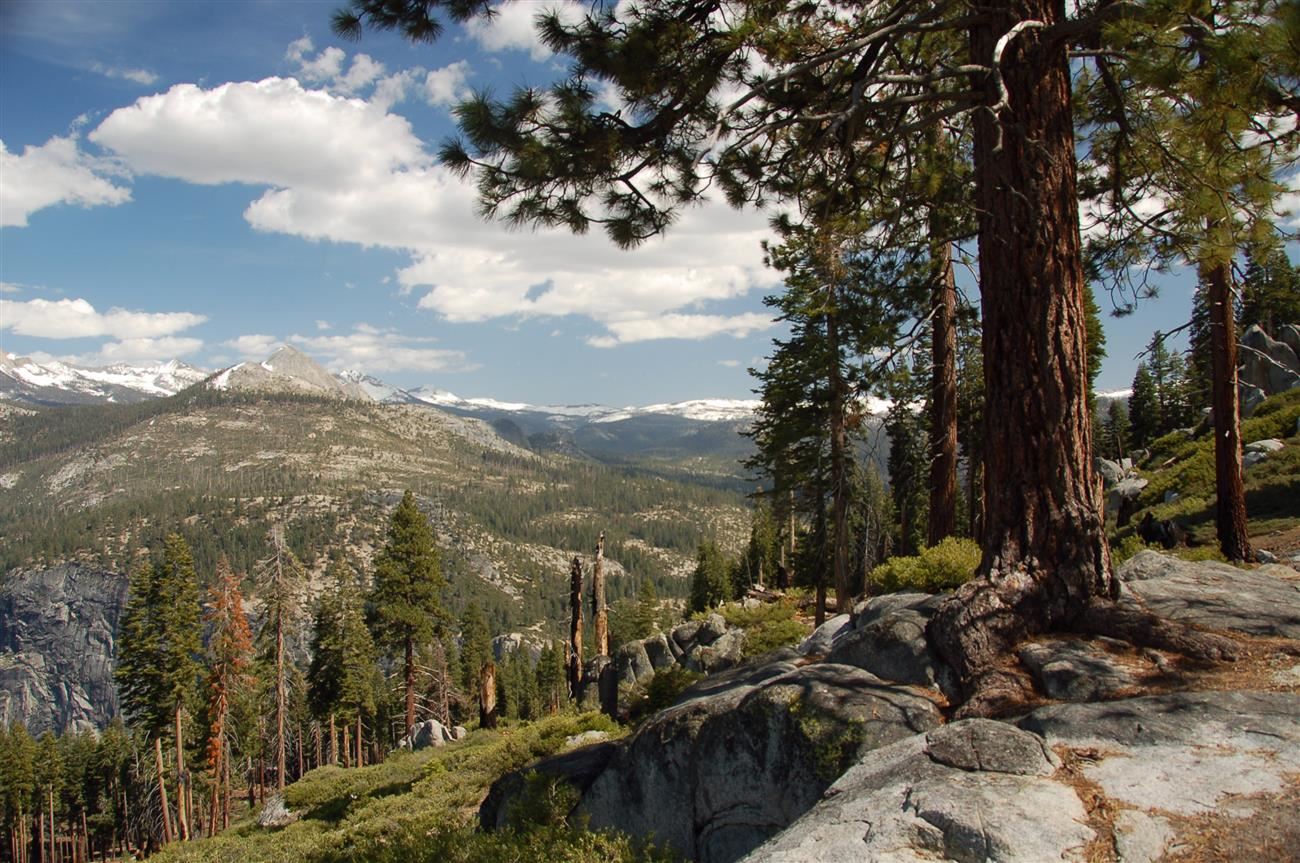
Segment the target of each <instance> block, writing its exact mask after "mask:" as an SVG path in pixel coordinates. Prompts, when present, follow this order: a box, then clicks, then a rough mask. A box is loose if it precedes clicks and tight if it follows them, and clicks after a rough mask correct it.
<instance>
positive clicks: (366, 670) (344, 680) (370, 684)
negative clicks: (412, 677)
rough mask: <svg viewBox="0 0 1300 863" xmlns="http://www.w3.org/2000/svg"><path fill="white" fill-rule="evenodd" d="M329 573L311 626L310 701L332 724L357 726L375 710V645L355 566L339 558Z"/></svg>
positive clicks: (308, 685) (308, 688) (333, 562)
mask: <svg viewBox="0 0 1300 863" xmlns="http://www.w3.org/2000/svg"><path fill="white" fill-rule="evenodd" d="M327 578H328V586H327V588H326V590H325V592H324V593H323V594H322V595H321V597H320V600H319V601H318V603H317V605H316V614H315V618H314V623H313V627H312V642H311V653H312V659H311V664H310V666H309V667H308V669H307V691H308V703H309V704H310V706H311V709H312V712H313V713H314V714H315V715H316V716H317V718H318V719H320V720H322V721H329V722H330V724H331V726H333V724H334V722H333V721H334V719H336V718H337V719H340V720H342V721H343V722H345V723H347V724H353V725H355V724H359V723H358V722H357V720H358V719H361V718H364V717H365V716H373V714H374V712H375V675H376V673H377V668H376V665H375V662H376V652H375V644H374V640H373V639H372V638H371V636H370V630H369V628H368V627H367V626H366V620H365V608H364V597H363V594H362V591H361V586H360V584H358V582H357V576H356V573H355V572H354V571H353V570H352V567H351V566H349V565H348V564H347V562H346V561H344V560H343V559H341V558H336V559H335V560H333V561H332V562H331V563H330V567H329V571H328V575H327Z"/></svg>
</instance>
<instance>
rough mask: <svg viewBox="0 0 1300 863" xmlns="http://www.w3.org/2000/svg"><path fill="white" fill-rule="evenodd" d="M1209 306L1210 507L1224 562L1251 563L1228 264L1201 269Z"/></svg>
mask: <svg viewBox="0 0 1300 863" xmlns="http://www.w3.org/2000/svg"><path fill="white" fill-rule="evenodd" d="M1201 280H1202V282H1203V283H1204V284H1205V286H1206V290H1207V291H1208V294H1207V296H1206V300H1207V301H1208V302H1209V306H1210V356H1211V359H1212V363H1213V369H1214V371H1213V380H1212V383H1211V390H1212V398H1211V404H1212V405H1213V408H1214V488H1215V495H1216V502H1215V507H1214V516H1215V518H1214V521H1215V527H1216V529H1217V531H1218V536H1219V549H1220V550H1221V551H1222V552H1223V556H1224V557H1226V558H1227V559H1228V560H1251V559H1252V558H1253V554H1252V552H1251V548H1250V534H1249V532H1248V530H1247V527H1246V490H1245V487H1244V486H1243V484H1242V478H1241V410H1240V407H1239V404H1238V401H1237V324H1236V320H1235V316H1234V315H1233V311H1232V291H1231V289H1230V285H1229V281H1228V265H1227V264H1226V263H1221V264H1213V265H1210V266H1207V267H1205V268H1203V269H1202V272H1201Z"/></svg>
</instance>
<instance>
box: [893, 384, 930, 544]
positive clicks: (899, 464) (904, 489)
mask: <svg viewBox="0 0 1300 863" xmlns="http://www.w3.org/2000/svg"><path fill="white" fill-rule="evenodd" d="M925 374H926V372H925V369H924V364H921V371H920V374H917V375H913V374H912V373H911V372H910V371H909V370H907V369H902V370H901V371H900V372H899V373H898V374H897V375H896V377H895V380H894V382H893V383H892V384H891V386H890V397H891V399H892V401H893V404H892V405H891V406H890V409H889V413H888V415H887V416H886V417H885V435H886V437H887V438H888V440H889V488H890V494H891V497H892V500H893V504H894V517H895V519H896V520H897V530H898V533H897V536H896V539H897V545H896V547H895V551H896V552H897V553H898V554H902V555H909V554H916V553H917V552H919V551H920V550H921V548H923V547H924V546H925V540H926V537H927V528H926V524H927V512H926V507H927V503H928V501H927V498H926V494H925V488H926V483H925V474H926V452H925V443H924V435H925V431H924V428H925V422H926V417H925V415H924V414H923V413H919V412H918V411H917V407H918V402H919V400H920V398H921V395H922V393H921V392H920V390H919V387H918V386H917V382H918V381H919V380H923V379H924V377H925ZM922 404H923V403H922Z"/></svg>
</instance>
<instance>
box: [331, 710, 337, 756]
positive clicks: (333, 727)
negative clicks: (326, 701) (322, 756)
mask: <svg viewBox="0 0 1300 863" xmlns="http://www.w3.org/2000/svg"><path fill="white" fill-rule="evenodd" d="M338 763H339V729H338V726H336V725H335V724H334V714H333V713H331V714H330V764H334V765H337V764H338Z"/></svg>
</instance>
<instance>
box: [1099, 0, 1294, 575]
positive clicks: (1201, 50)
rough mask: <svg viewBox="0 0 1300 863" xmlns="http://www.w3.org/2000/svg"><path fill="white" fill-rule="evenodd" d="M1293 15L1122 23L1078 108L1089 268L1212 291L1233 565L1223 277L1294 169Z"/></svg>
mask: <svg viewBox="0 0 1300 863" xmlns="http://www.w3.org/2000/svg"><path fill="white" fill-rule="evenodd" d="M1293 5H1294V4H1291V3H1277V2H1255V0H1240V2H1221V3H1215V4H1192V6H1191V7H1190V8H1187V9H1183V8H1181V7H1180V6H1179V4H1172V5H1170V6H1168V7H1164V6H1156V7H1153V11H1155V12H1156V14H1158V15H1162V16H1163V15H1169V14H1171V13H1172V14H1174V15H1176V16H1178V17H1176V18H1174V19H1173V20H1171V21H1170V22H1169V23H1170V24H1173V25H1175V26H1158V27H1152V26H1150V22H1148V21H1143V20H1141V19H1142V16H1140V15H1137V16H1133V17H1132V18H1131V19H1130V18H1124V19H1121V20H1117V21H1116V22H1115V23H1114V25H1113V26H1112V27H1110V28H1109V29H1108V30H1107V31H1106V33H1105V36H1106V41H1107V43H1108V47H1109V48H1111V49H1112V50H1113V51H1114V54H1113V55H1108V56H1106V57H1104V58H1102V59H1099V60H1098V71H1099V73H1100V74H1099V75H1098V76H1097V78H1096V79H1095V80H1094V81H1093V82H1090V83H1091V86H1090V87H1088V88H1087V90H1086V94H1087V95H1086V98H1083V99H1081V100H1080V101H1081V102H1082V103H1083V105H1084V106H1086V110H1085V111H1084V112H1083V113H1084V116H1083V118H1082V119H1083V122H1084V123H1085V124H1086V126H1087V127H1088V128H1089V129H1091V130H1092V137H1093V142H1094V143H1093V146H1092V147H1091V148H1090V149H1089V152H1088V159H1087V160H1086V161H1085V170H1086V172H1087V174H1088V180H1087V182H1086V184H1085V185H1086V186H1087V187H1090V191H1091V192H1092V194H1093V195H1094V196H1095V197H1097V198H1098V200H1099V201H1102V202H1104V203H1103V206H1102V207H1101V208H1099V210H1098V217H1099V226H1098V227H1101V228H1104V230H1096V231H1094V232H1093V237H1094V240H1093V246H1094V249H1095V250H1096V254H1094V259H1100V260H1102V261H1104V267H1103V268H1102V269H1103V270H1104V271H1106V272H1108V273H1109V274H1110V275H1111V276H1112V277H1113V278H1114V279H1116V280H1119V281H1121V282H1122V281H1123V280H1125V279H1128V278H1130V272H1131V271H1132V270H1134V269H1136V270H1139V271H1142V272H1145V271H1146V270H1147V269H1148V268H1150V267H1152V266H1161V265H1164V264H1168V263H1170V262H1172V261H1178V262H1184V263H1187V264H1192V265H1194V266H1195V267H1196V268H1197V272H1198V276H1199V279H1200V281H1201V283H1202V284H1203V285H1204V287H1205V290H1206V300H1207V302H1206V305H1207V306H1208V309H1209V328H1208V329H1209V342H1210V345H1211V351H1210V356H1211V360H1212V388H1211V390H1212V392H1211V395H1212V399H1211V401H1212V403H1213V404H1212V407H1213V414H1214V426H1215V429H1214V431H1215V433H1214V442H1215V501H1216V503H1215V510H1216V518H1215V522H1216V532H1217V534H1218V538H1219V545H1220V551H1221V552H1222V553H1223V554H1224V556H1225V557H1227V558H1228V559H1230V560H1248V559H1250V558H1251V549H1250V540H1249V536H1248V531H1247V524H1246V501H1245V491H1244V486H1243V481H1242V467H1241V461H1242V458H1241V437H1240V412H1239V400H1238V392H1237V365H1238V360H1237V334H1236V322H1235V316H1234V314H1233V302H1232V284H1231V282H1232V275H1231V269H1232V265H1233V261H1234V259H1235V258H1236V257H1237V256H1238V254H1239V253H1240V252H1242V251H1243V250H1245V249H1247V248H1249V247H1251V246H1254V245H1266V244H1267V243H1268V238H1271V236H1272V235H1273V233H1274V228H1273V222H1274V220H1275V218H1276V212H1277V209H1278V200H1279V198H1280V196H1281V195H1282V194H1283V192H1284V191H1285V186H1284V184H1283V183H1282V182H1281V178H1282V177H1284V176H1285V175H1286V174H1287V173H1289V172H1290V171H1291V170H1292V169H1293V168H1294V167H1295V165H1296V162H1297V159H1300V147H1298V146H1297V145H1296V140H1297V129H1296V128H1295V122H1294V119H1295V118H1294V115H1295V110H1296V105H1297V104H1300V85H1298V83H1297V82H1300V59H1297V55H1298V54H1300V52H1297V51H1296V50H1295V46H1296V32H1297V30H1298V29H1300V24H1298V23H1297V18H1296V16H1295V13H1294V9H1293ZM1153 201H1154V202H1157V206H1155V207H1154V208H1150V207H1149V204H1150V203H1151V202H1153ZM1152 209H1154V212H1152ZM1153 374H1154V373H1153Z"/></svg>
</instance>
